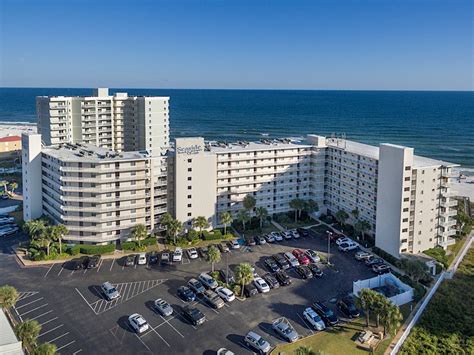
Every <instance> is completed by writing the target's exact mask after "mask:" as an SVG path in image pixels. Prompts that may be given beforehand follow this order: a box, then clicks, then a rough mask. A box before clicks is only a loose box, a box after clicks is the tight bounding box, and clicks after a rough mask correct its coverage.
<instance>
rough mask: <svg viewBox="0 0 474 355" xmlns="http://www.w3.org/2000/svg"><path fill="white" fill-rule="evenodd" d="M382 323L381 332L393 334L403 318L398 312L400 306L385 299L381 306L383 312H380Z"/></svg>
mask: <svg viewBox="0 0 474 355" xmlns="http://www.w3.org/2000/svg"><path fill="white" fill-rule="evenodd" d="M381 319H382V324H383V333H384V335H385V334H386V333H389V334H392V335H395V332H396V331H397V329H398V327H399V326H400V322H401V321H402V320H403V316H402V314H401V312H400V308H398V306H397V305H396V304H394V303H392V302H390V301H389V300H388V299H387V303H386V304H385V306H384V307H383V312H382V314H381Z"/></svg>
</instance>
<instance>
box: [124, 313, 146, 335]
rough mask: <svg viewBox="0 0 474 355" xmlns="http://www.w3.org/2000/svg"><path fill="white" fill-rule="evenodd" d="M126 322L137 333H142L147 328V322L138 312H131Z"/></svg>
mask: <svg viewBox="0 0 474 355" xmlns="http://www.w3.org/2000/svg"><path fill="white" fill-rule="evenodd" d="M128 323H129V324H130V326H131V327H132V329H133V330H134V331H135V332H137V333H138V334H141V333H144V332H146V331H147V330H148V323H147V321H146V320H145V318H143V316H142V315H140V314H138V313H134V314H132V315H131V316H130V317H128Z"/></svg>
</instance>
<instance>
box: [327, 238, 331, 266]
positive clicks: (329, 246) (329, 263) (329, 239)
mask: <svg viewBox="0 0 474 355" xmlns="http://www.w3.org/2000/svg"><path fill="white" fill-rule="evenodd" d="M326 233H327V235H328V265H331V262H330V261H329V257H330V255H331V236H332V232H330V231H326Z"/></svg>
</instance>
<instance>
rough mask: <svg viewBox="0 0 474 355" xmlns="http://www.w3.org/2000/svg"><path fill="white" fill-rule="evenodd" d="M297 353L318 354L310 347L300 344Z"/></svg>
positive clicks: (304, 354)
mask: <svg viewBox="0 0 474 355" xmlns="http://www.w3.org/2000/svg"><path fill="white" fill-rule="evenodd" d="M295 355H316V353H315V352H314V351H313V350H312V349H311V348H309V347H306V346H300V347H298V348H297V349H296V350H295Z"/></svg>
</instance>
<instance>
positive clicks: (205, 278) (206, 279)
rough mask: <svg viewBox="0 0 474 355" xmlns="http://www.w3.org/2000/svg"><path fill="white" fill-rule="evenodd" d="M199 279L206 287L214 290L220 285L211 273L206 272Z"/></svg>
mask: <svg viewBox="0 0 474 355" xmlns="http://www.w3.org/2000/svg"><path fill="white" fill-rule="evenodd" d="M198 280H199V281H201V282H202V284H203V285H204V287H206V288H210V289H211V290H214V289H215V288H217V286H219V285H218V284H217V282H216V280H214V278H213V277H212V276H211V275H209V274H206V273H205V272H203V273H201V274H200V275H199V277H198Z"/></svg>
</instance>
